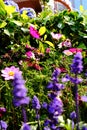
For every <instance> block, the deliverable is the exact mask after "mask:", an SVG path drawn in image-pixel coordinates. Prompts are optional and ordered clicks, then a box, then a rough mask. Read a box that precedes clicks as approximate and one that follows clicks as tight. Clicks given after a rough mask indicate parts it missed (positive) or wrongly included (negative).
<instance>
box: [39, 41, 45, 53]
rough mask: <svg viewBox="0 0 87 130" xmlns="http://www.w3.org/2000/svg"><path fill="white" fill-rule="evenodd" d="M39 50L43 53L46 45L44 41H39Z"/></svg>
mask: <svg viewBox="0 0 87 130" xmlns="http://www.w3.org/2000/svg"><path fill="white" fill-rule="evenodd" d="M39 50H40V51H41V52H42V53H44V51H45V50H44V45H43V43H42V42H39Z"/></svg>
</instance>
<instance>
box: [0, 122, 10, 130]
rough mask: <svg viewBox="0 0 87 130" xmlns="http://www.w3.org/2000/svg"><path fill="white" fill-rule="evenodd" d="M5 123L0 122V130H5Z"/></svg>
mask: <svg viewBox="0 0 87 130" xmlns="http://www.w3.org/2000/svg"><path fill="white" fill-rule="evenodd" d="M7 127H8V126H7V123H6V122H5V121H3V120H1V121H0V130H6V129H7Z"/></svg>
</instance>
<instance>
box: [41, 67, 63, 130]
mask: <svg viewBox="0 0 87 130" xmlns="http://www.w3.org/2000/svg"><path fill="white" fill-rule="evenodd" d="M60 73H61V71H60V69H59V68H56V69H55V70H54V72H53V74H52V79H51V82H50V83H49V84H48V86H47V88H48V89H49V90H50V93H49V94H48V98H49V99H50V102H49V104H48V105H46V103H44V105H43V106H45V107H44V108H47V110H48V119H46V120H45V122H44V130H46V129H47V130H50V128H51V130H57V129H59V127H58V116H59V115H61V114H62V112H63V103H62V100H61V99H60V93H61V92H60V91H61V90H62V89H64V85H63V84H61V83H59V81H58V76H59V75H60Z"/></svg>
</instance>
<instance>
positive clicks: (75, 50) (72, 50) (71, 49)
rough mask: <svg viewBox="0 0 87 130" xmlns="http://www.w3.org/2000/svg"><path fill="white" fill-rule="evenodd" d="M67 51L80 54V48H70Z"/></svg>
mask: <svg viewBox="0 0 87 130" xmlns="http://www.w3.org/2000/svg"><path fill="white" fill-rule="evenodd" d="M69 51H71V52H72V53H77V52H82V49H81V48H70V49H69Z"/></svg>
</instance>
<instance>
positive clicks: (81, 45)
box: [78, 43, 87, 49]
mask: <svg viewBox="0 0 87 130" xmlns="http://www.w3.org/2000/svg"><path fill="white" fill-rule="evenodd" d="M78 48H82V49H87V48H86V46H85V44H84V43H80V45H79V46H78Z"/></svg>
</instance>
